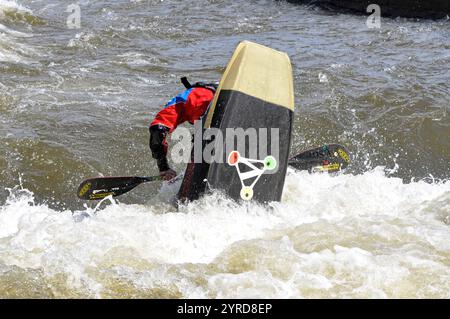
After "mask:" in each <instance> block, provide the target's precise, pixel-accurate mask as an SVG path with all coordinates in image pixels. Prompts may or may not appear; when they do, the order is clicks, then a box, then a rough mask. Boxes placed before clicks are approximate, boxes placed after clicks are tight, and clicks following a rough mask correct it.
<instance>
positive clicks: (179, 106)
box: [149, 86, 215, 172]
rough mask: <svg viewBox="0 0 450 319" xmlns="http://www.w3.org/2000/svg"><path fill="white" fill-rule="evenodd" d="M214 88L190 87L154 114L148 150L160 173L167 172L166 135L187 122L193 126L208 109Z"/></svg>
mask: <svg viewBox="0 0 450 319" xmlns="http://www.w3.org/2000/svg"><path fill="white" fill-rule="evenodd" d="M214 92H215V88H214V87H209V86H208V87H206V86H204V87H195V86H194V87H191V88H189V89H187V90H186V91H184V92H183V93H181V94H178V95H177V96H175V97H174V98H173V99H171V100H170V101H169V102H168V103H167V104H166V105H165V106H164V108H163V109H162V110H161V111H159V112H158V114H156V117H155V119H154V120H153V121H152V122H151V124H150V142H149V144H150V149H151V151H152V156H153V158H155V159H156V160H157V164H158V168H159V171H160V172H163V171H167V170H168V169H169V165H168V163H167V157H166V156H167V149H168V146H167V141H166V137H167V134H168V133H172V131H173V130H175V129H176V128H177V126H178V125H180V124H182V123H184V122H189V123H191V124H194V122H195V121H196V120H198V119H199V118H200V117H201V116H202V115H203V114H204V113H205V112H206V110H207V109H208V106H209V104H210V102H211V101H212V99H213V97H214Z"/></svg>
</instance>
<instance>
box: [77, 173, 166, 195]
mask: <svg viewBox="0 0 450 319" xmlns="http://www.w3.org/2000/svg"><path fill="white" fill-rule="evenodd" d="M159 180H161V176H152V177H138V176H128V177H127V176H123V177H95V178H89V179H86V180H84V181H83V182H82V183H81V184H80V186H79V187H78V191H77V195H78V198H80V199H102V198H105V197H107V196H109V195H112V196H119V195H122V194H125V193H127V192H129V191H131V190H132V189H133V188H135V187H136V186H138V185H141V184H142V183H145V182H153V181H159Z"/></svg>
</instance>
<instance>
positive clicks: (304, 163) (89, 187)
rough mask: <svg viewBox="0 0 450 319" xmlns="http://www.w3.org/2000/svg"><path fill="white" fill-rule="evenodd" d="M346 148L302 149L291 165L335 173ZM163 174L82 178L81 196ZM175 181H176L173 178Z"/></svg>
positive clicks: (116, 190)
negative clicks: (83, 179)
mask: <svg viewBox="0 0 450 319" xmlns="http://www.w3.org/2000/svg"><path fill="white" fill-rule="evenodd" d="M348 154H349V153H348V151H347V149H346V148H345V147H344V146H342V145H339V144H326V145H324V146H321V147H316V148H313V149H309V150H306V151H303V152H301V153H300V154H298V155H297V156H294V157H293V158H291V159H290V160H289V165H290V166H292V167H294V168H295V169H298V170H308V171H309V172H328V173H333V172H337V171H340V170H342V169H345V168H346V167H347V166H348V164H349V162H350V157H349V155H348ZM160 180H162V178H161V177H160V176H151V177H138V176H128V177H127V176H123V177H96V178H89V179H87V180H85V181H83V182H82V183H81V184H80V186H79V187H78V192H77V194H78V198H80V199H86V200H96V199H103V198H105V197H107V196H109V195H112V196H113V197H115V196H119V195H122V194H125V193H127V192H129V191H131V190H132V189H134V188H135V187H136V186H139V185H140V184H142V183H146V182H153V181H160ZM172 181H174V180H172Z"/></svg>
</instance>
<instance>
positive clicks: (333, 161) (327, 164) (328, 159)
mask: <svg viewBox="0 0 450 319" xmlns="http://www.w3.org/2000/svg"><path fill="white" fill-rule="evenodd" d="M349 154H350V153H349V152H348V150H347V148H346V147H345V146H343V145H340V144H325V145H323V146H321V147H316V148H312V149H309V150H306V151H303V152H301V153H300V154H298V155H297V156H294V157H293V158H291V159H290V160H289V165H290V166H292V167H294V168H295V169H298V170H307V171H309V172H311V173H315V172H328V173H334V172H337V171H340V170H343V169H345V168H346V167H347V166H348V164H349V163H350V155H349Z"/></svg>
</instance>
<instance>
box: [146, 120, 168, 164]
mask: <svg viewBox="0 0 450 319" xmlns="http://www.w3.org/2000/svg"><path fill="white" fill-rule="evenodd" d="M168 132H169V128H168V127H166V126H164V125H152V126H150V140H149V146H150V150H151V151H152V157H153V158H154V159H156V163H157V165H158V168H159V171H160V172H164V171H167V170H169V169H170V167H169V164H168V162H167V148H168V146H167V141H166V137H167V133H168Z"/></svg>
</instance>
